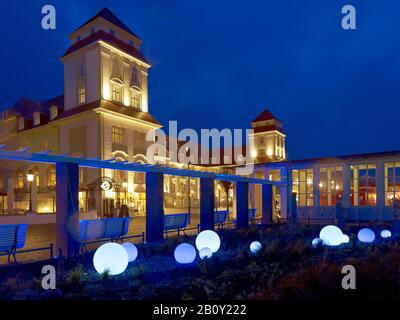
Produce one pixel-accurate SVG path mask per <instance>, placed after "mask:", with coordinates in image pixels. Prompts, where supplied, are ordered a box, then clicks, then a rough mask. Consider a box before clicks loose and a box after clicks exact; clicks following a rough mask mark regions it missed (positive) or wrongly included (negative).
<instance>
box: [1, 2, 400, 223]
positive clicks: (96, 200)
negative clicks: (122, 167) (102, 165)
mask: <svg viewBox="0 0 400 320" xmlns="http://www.w3.org/2000/svg"><path fill="white" fill-rule="evenodd" d="M69 38H70V42H71V43H70V46H69V48H68V49H67V50H66V52H65V53H64V54H63V56H62V57H61V62H62V63H63V66H64V93H63V94H62V95H60V96H58V97H55V98H52V99H50V100H48V101H45V102H35V101H32V100H29V99H26V98H23V99H21V100H20V101H18V102H17V103H16V104H15V105H13V106H11V107H8V108H6V109H5V111H4V112H2V114H1V119H0V143H1V144H3V145H4V146H6V147H7V148H9V149H21V148H30V150H31V151H32V152H49V151H51V152H52V153H53V154H69V155H71V156H76V157H88V158H100V159H114V161H128V162H140V163H147V161H148V159H147V158H146V149H147V146H148V144H149V143H151V142H152V141H146V135H147V133H148V132H149V131H153V130H154V129H158V128H162V124H160V123H159V122H158V121H157V120H156V119H155V118H154V117H153V116H152V115H151V114H150V109H149V103H148V97H149V92H148V74H149V70H150V63H149V61H148V60H147V59H146V58H145V56H144V55H143V53H142V52H141V50H140V47H141V44H142V40H141V39H140V38H139V37H138V36H137V35H136V34H135V33H134V32H133V31H131V30H130V29H129V28H128V27H127V26H126V25H125V24H124V23H123V22H122V21H120V20H119V19H118V18H117V17H116V16H115V15H113V14H112V13H111V12H110V11H109V10H108V9H103V10H102V11H100V12H99V13H98V14H96V15H95V16H94V17H92V18H91V19H89V20H88V21H87V22H85V23H84V24H83V25H81V26H80V27H79V28H77V29H76V30H75V31H73V32H72V33H71V35H70V37H69ZM251 128H252V129H253V133H252V134H251V138H253V140H254V145H253V146H252V147H251V150H250V152H251V155H247V156H249V157H250V158H251V159H252V161H253V162H254V164H255V170H254V173H253V176H254V177H257V178H264V179H268V180H275V181H282V182H285V183H287V186H281V187H273V199H274V200H273V212H274V217H275V219H285V218H288V216H289V214H290V208H291V195H292V193H295V194H296V201H297V207H298V209H297V211H298V217H299V219H300V220H301V219H303V220H324V219H325V220H330V219H333V218H334V217H335V215H336V214H337V212H338V210H341V212H343V214H344V215H345V216H346V218H347V219H349V220H382V221H383V220H389V219H391V218H392V217H393V204H394V202H395V201H396V200H399V199H400V152H387V153H376V154H365V155H353V156H345V157H335V158H321V159H310V160H298V161H288V160H287V159H286V146H285V143H286V135H285V133H284V130H283V124H282V122H281V121H280V120H279V119H277V118H276V117H275V116H274V115H273V114H272V113H271V112H270V111H269V110H264V111H263V112H262V113H261V114H260V115H259V116H258V117H256V118H255V119H254V120H253V122H252V123H251ZM222 158H223V157H222ZM166 161H167V163H168V165H169V166H172V167H173V166H176V167H182V165H181V164H179V163H173V162H171V161H169V159H168V158H167V159H166ZM211 162H212V161H211ZM190 167H191V169H193V168H195V169H197V170H211V171H217V172H226V173H230V172H232V170H233V168H235V165H234V164H233V165H231V164H230V165H228V164H225V163H224V160H222V161H221V162H220V163H212V164H211V165H207V166H200V165H191V166H190ZM28 176H29V177H33V178H32V179H33V181H29V179H28ZM55 183H56V177H55V168H54V166H52V165H40V166H39V165H34V166H32V165H30V164H24V163H17V162H10V161H1V168H0V212H1V213H3V214H18V213H26V212H27V211H31V212H36V213H53V212H55ZM104 186H108V187H104ZM145 188H146V184H145V176H144V174H143V173H134V172H117V171H114V172H113V171H111V170H107V169H87V168H81V172H80V193H79V201H80V211H81V212H88V213H89V212H91V211H94V212H95V213H96V216H115V215H118V214H120V213H119V212H120V210H121V207H122V206H125V208H127V210H128V211H129V213H130V214H145V212H146V208H145V190H146V189H145ZM215 197H216V198H215V203H216V207H217V208H228V209H230V210H232V211H233V212H234V211H235V208H234V203H235V201H234V190H233V186H232V185H229V184H226V183H216V184H215ZM164 198H165V207H166V208H176V209H179V210H181V211H182V210H183V211H189V212H190V210H191V208H197V207H198V206H199V181H198V179H195V178H184V177H178V176H169V175H167V176H165V179H164ZM249 200H250V201H249V203H250V206H251V207H255V208H261V203H262V201H261V187H260V186H252V187H251V189H250V193H249ZM260 211H261V210H260Z"/></svg>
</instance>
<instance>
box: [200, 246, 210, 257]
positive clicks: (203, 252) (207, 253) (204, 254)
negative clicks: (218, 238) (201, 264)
mask: <svg viewBox="0 0 400 320" xmlns="http://www.w3.org/2000/svg"><path fill="white" fill-rule="evenodd" d="M199 256H200V259H202V260H203V259H204V258H207V259H209V258H211V256H212V251H211V249H210V248H203V249H201V250H200V251H199Z"/></svg>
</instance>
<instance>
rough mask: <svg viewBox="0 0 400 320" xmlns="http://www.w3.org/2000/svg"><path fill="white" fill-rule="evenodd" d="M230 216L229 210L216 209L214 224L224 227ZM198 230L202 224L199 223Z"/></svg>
mask: <svg viewBox="0 0 400 320" xmlns="http://www.w3.org/2000/svg"><path fill="white" fill-rule="evenodd" d="M228 216H229V211H228V210H219V211H214V224H216V225H217V226H218V228H220V229H221V228H223V226H224V224H225V223H226V222H227V221H228ZM197 230H198V231H199V232H200V224H198V225H197Z"/></svg>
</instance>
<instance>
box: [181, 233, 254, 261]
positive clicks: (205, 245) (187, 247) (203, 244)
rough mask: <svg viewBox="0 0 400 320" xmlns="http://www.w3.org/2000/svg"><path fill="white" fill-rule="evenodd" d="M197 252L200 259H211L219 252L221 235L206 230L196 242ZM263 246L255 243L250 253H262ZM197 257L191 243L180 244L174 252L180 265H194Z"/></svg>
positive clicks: (252, 244)
mask: <svg viewBox="0 0 400 320" xmlns="http://www.w3.org/2000/svg"><path fill="white" fill-rule="evenodd" d="M195 245H196V248H197V250H198V251H199V257H200V259H206V258H207V259H208V258H211V257H212V255H213V253H215V252H217V251H218V250H219V247H220V246H221V239H220V237H219V235H218V234H217V233H216V232H215V231H212V230H204V231H202V232H200V233H199V234H198V235H197V237H196V241H195ZM261 247H262V245H261V243H260V242H258V241H253V242H252V243H251V244H250V251H251V252H252V253H257V252H258V251H260V249H261ZM196 256H197V252H196V249H195V248H194V247H193V246H192V245H191V244H190V243H181V244H179V245H178V246H177V247H176V248H175V251H174V258H175V261H176V262H178V263H180V264H189V263H192V262H193V261H194V260H195V259H196Z"/></svg>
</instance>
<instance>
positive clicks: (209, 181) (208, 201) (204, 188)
mask: <svg viewBox="0 0 400 320" xmlns="http://www.w3.org/2000/svg"><path fill="white" fill-rule="evenodd" d="M214 201H215V199H214V179H213V178H200V231H203V230H214Z"/></svg>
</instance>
